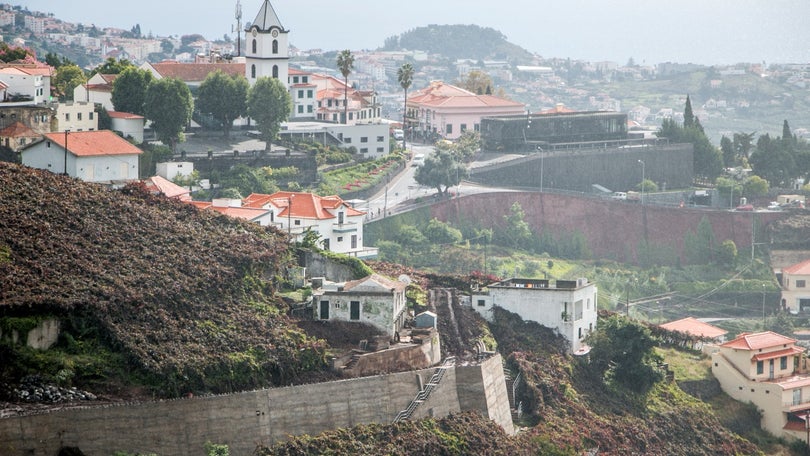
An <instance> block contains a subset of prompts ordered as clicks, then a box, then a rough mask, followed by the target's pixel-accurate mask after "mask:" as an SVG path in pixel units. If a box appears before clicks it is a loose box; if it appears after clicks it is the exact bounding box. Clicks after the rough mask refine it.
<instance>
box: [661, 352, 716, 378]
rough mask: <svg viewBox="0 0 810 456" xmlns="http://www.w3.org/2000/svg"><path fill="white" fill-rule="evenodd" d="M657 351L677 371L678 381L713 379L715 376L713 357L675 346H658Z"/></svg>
mask: <svg viewBox="0 0 810 456" xmlns="http://www.w3.org/2000/svg"><path fill="white" fill-rule="evenodd" d="M656 352H657V353H658V354H659V355H661V356H662V357H663V358H664V361H665V362H666V363H667V364H669V368H670V369H671V370H672V371H673V372H675V379H676V380H678V381H688V380H711V379H712V378H714V377H713V376H712V371H711V368H712V363H711V359H709V358H708V357H707V356H704V355H702V354H700V353H691V352H686V351H683V350H676V349H674V348H661V347H658V348H656Z"/></svg>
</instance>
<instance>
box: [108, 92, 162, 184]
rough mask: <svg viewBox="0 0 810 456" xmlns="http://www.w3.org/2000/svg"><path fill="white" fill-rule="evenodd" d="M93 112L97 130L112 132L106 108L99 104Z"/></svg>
mask: <svg viewBox="0 0 810 456" xmlns="http://www.w3.org/2000/svg"><path fill="white" fill-rule="evenodd" d="M95 111H96V112H97V113H98V129H99V130H112V117H110V113H108V112H107V108H105V107H104V106H102V105H101V103H97V104H96V108H95ZM142 175H143V174H142ZM150 176H151V174H150Z"/></svg>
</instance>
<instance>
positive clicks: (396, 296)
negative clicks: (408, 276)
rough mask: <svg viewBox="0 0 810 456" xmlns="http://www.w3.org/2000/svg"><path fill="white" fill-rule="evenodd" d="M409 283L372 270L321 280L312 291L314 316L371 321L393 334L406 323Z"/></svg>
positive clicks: (318, 318) (339, 319) (328, 318)
mask: <svg viewBox="0 0 810 456" xmlns="http://www.w3.org/2000/svg"><path fill="white" fill-rule="evenodd" d="M407 287H408V284H406V283H405V282H401V281H399V280H392V279H389V278H387V277H383V276H381V275H379V274H372V275H370V276H367V277H364V278H362V279H359V280H353V281H350V282H345V283H324V284H323V285H322V286H321V287H320V288H318V289H316V290H314V291H313V293H312V309H313V313H314V315H313V316H314V317H315V319H316V320H322V321H330V320H332V321H334V320H338V321H348V322H357V323H367V324H370V325H372V326H374V327H376V328H378V329H380V330H381V331H383V332H385V334H387V335H389V336H391V337H392V338H394V337H395V336H396V335H397V333H398V332H399V331H400V330H401V329H402V327H403V326H404V325H405V318H406V317H407V312H406V310H407V308H408V306H407V302H406V299H405V289H406V288H407Z"/></svg>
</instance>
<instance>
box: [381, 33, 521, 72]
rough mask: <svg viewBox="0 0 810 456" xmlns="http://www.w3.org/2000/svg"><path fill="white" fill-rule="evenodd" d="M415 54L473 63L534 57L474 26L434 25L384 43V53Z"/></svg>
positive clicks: (503, 38)
mask: <svg viewBox="0 0 810 456" xmlns="http://www.w3.org/2000/svg"><path fill="white" fill-rule="evenodd" d="M405 49H407V50H419V51H427V52H429V53H431V54H439V55H442V56H444V57H447V58H450V59H453V60H457V59H475V60H506V61H509V62H510V63H517V62H528V61H531V60H532V59H533V58H534V55H533V54H532V53H531V52H529V51H527V50H526V49H523V48H522V47H520V46H518V45H515V44H512V43H510V42H509V41H507V39H506V35H504V34H503V33H501V32H499V31H497V30H495V29H493V28H489V27H479V26H477V25H435V24H431V25H428V26H426V27H417V28H415V29H413V30H409V31H407V32H405V33H402V34H400V35H395V36H391V37H388V38H386V39H385V45H384V46H383V47H382V50H384V51H398V50H405Z"/></svg>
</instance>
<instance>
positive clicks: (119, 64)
mask: <svg viewBox="0 0 810 456" xmlns="http://www.w3.org/2000/svg"><path fill="white" fill-rule="evenodd" d="M127 68H137V67H136V66H135V64H134V63H132V62H130V61H129V60H127V59H122V60H116V59H115V58H114V57H107V60H105V61H104V63H102V64H101V65H99V66H97V67H95V68H93V70H92V71H90V76H93V75H96V74H121V73H123V72H124V70H126V69H127Z"/></svg>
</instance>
